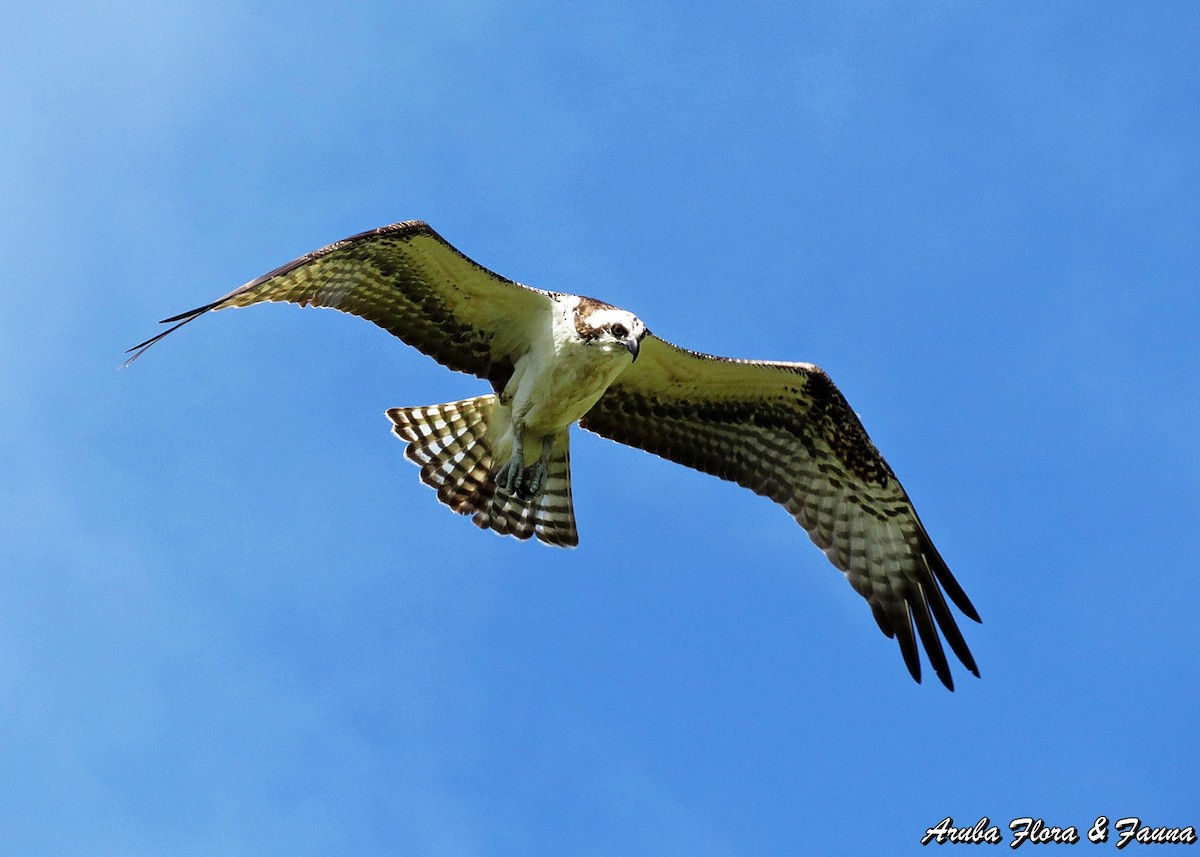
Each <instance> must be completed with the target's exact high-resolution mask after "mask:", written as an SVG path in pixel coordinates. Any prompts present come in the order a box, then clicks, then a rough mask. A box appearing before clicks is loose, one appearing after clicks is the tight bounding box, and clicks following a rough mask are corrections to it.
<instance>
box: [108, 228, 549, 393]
mask: <svg viewBox="0 0 1200 857" xmlns="http://www.w3.org/2000/svg"><path fill="white" fill-rule="evenodd" d="M551 297H552V295H551V293H549V292H543V291H540V290H538V289H532V288H529V287H528V286H523V285H521V284H519V283H516V282H514V281H512V280H509V279H506V278H504V277H501V276H500V275H499V274H495V273H493V272H492V271H489V270H488V269H487V268H484V267H483V266H482V265H479V264H478V263H476V262H473V261H472V260H471V259H469V258H467V257H466V256H464V255H463V254H462V253H460V252H459V251H458V250H456V249H455V248H454V247H453V246H451V245H450V244H449V243H448V242H447V241H446V240H445V239H444V238H442V237H441V236H440V235H438V234H437V233H436V232H434V231H433V229H431V228H430V227H429V226H428V224H425V223H422V222H420V221H408V222H405V223H396V224H393V225H391V226H384V227H382V228H380V229H373V230H371V231H370V232H363V233H362V234H360V235H355V236H353V237H351V238H347V239H345V240H344V241H338V242H337V243H336V244H330V245H329V246H328V247H323V248H321V249H320V250H317V251H315V252H312V253H309V254H308V255H306V256H302V257H300V258H299V259H295V260H294V261H291V262H288V263H287V264H286V265H282V266H280V267H279V268H276V269H275V270H274V271H271V272H270V273H268V274H264V275H263V276H261V277H259V278H258V279H256V280H253V281H251V282H249V283H247V284H246V285H244V286H242V287H241V288H238V289H235V290H234V291H232V292H230V293H229V294H228V295H225V296H224V297H223V298H220V299H219V300H216V301H213V302H212V303H210V304H205V305H204V306H202V307H197V308H196V309H194V310H190V311H188V312H185V313H181V314H180V315H177V316H174V317H172V318H168V319H165V320H164V322H163V323H164V324H172V325H173V326H172V327H170V328H168V329H167V330H165V331H163V332H162V333H160V334H158V335H157V336H155V337H152V338H150V339H147V340H146V341H145V342H142V343H140V344H138V345H135V346H134V347H133V348H131V349H130V352H131V353H132V356H131V357H130V358H129V360H127V361H126V365H128V364H129V363H132V362H133V361H134V360H136V359H137V358H138V357H140V356H141V355H142V354H144V353H145V352H146V349H148V348H149V347H150V346H152V345H153V344H154V343H156V342H157V341H158V340H160V339H162V338H163V337H164V336H166V335H167V334H169V333H171V332H172V331H174V330H177V329H178V328H180V327H182V326H183V325H185V324H187V323H188V322H190V321H193V320H195V319H196V318H199V317H200V316H201V315H204V314H205V313H206V312H208V311H209V310H217V309H225V308H226V307H244V306H250V305H251V304H256V303H262V302H265V301H287V302H289V303H294V304H300V305H301V306H321V307H331V308H333V309H337V310H341V311H342V312H348V313H351V314H353V315H357V316H359V317H360V318H365V319H366V320H368V321H371V322H374V323H375V324H377V325H379V326H380V327H382V328H383V329H384V330H386V331H388V332H389V333H392V334H394V335H395V336H397V337H399V338H400V339H402V340H404V341H405V342H407V343H408V344H409V345H411V346H413V347H414V348H417V349H419V350H420V351H422V352H423V353H425V354H427V355H429V356H430V357H432V358H434V359H435V360H437V361H438V362H439V363H442V364H444V365H446V366H448V367H450V368H451V369H454V370H455V371H458V372H467V373H469V374H472V375H477V376H478V377H480V378H486V379H487V380H489V381H491V382H492V384H493V386H494V387H495V386H497V385H498V386H499V387H503V386H504V384H505V383H506V382H507V380H508V378H509V376H510V375H511V373H512V363H513V361H514V360H515V354H518V353H519V351H520V345H521V343H522V342H523V341H524V340H525V335H526V331H527V330H528V328H529V326H530V325H532V324H533V323H535V322H536V320H537V319H539V318H540V317H541V316H542V315H543V314H544V313H546V312H548V311H549V307H550V300H551Z"/></svg>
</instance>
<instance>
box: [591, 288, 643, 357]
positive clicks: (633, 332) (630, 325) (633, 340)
mask: <svg viewBox="0 0 1200 857" xmlns="http://www.w3.org/2000/svg"><path fill="white" fill-rule="evenodd" d="M574 315H575V332H576V333H577V334H579V338H580V339H582V340H583V341H584V342H586V343H589V344H590V345H593V346H596V347H599V348H603V349H604V350H605V351H610V352H611V351H616V350H617V349H619V348H623V349H625V350H626V351H628V352H629V353H630V355H631V356H632V357H633V359H634V360H637V357H638V350H639V348H640V347H641V343H642V339H643V338H644V337H645V336H646V325H644V324H642V320H641V319H640V318H638V317H637V316H636V315H634V314H633V313H631V312H629V311H628V310H623V309H618V308H617V307H615V306H612V305H611V304H606V303H602V302H601V301H598V300H594V299H593V298H579V302H578V303H577V304H576V305H575V308H574Z"/></svg>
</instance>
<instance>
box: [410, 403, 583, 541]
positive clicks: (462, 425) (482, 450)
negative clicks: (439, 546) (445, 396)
mask: <svg viewBox="0 0 1200 857" xmlns="http://www.w3.org/2000/svg"><path fill="white" fill-rule="evenodd" d="M496 407H497V404H496V397H495V396H479V397H477V398H474V399H465V400H463V401H461V402H450V403H448V404H445V405H429V406H427V407H420V408H392V409H391V410H389V411H388V412H387V415H388V418H389V419H390V420H391V421H392V423H393V424H394V425H393V428H392V432H393V433H394V434H395V435H396V436H397V437H399V438H400V439H401V440H406V441H408V449H407V450H406V452H405V455H406V456H407V457H408V458H409V459H410V460H411V461H414V462H416V463H417V464H418V465H420V467H421V481H422V482H424V483H425V484H426V485H428V486H430V487H431V488H433V489H434V490H435V491H437V495H438V499H439V500H440V501H441V502H443V503H445V504H446V505H447V506H449V507H450V508H451V509H453V510H454V511H455V512H458V513H459V514H460V515H471V516H473V517H472V520H473V521H474V522H475V524H476V526H478V527H481V528H483V529H491V530H495V531H496V532H497V533H500V534H502V535H511V536H516V537H517V538H518V539H527V538H529V537H530V536H533V535H536V536H537V537H538V539H539V540H541V541H543V542H545V543H546V544H548V545H560V546H563V547H574V546H575V545H577V544H578V543H579V534H578V532H577V531H576V529H575V511H574V508H573V506H572V504H571V460H570V459H571V457H570V435H569V434H568V431H567V430H566V429H564V430H563V431H562V432H561V433H560V434H559V436H558V437H556V438H555V440H554V446H553V449H552V451H551V455H550V461H549V463H548V470H549V472H548V475H547V477H546V483H545V485H544V486H543V487H542V490H541V491H539V492H538V493H537V494H536V495H535V496H533V497H520V496H515V495H512V494H506V493H504V492H501V491H497V490H496V482H495V479H494V478H493V474H494V473H495V471H496V462H495V461H494V458H493V455H492V447H491V440H490V438H491V437H492V433H491V432H489V420H490V418H491V416H492V414H493V412H494V411H495V410H496Z"/></svg>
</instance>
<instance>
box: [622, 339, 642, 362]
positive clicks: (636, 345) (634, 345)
mask: <svg viewBox="0 0 1200 857" xmlns="http://www.w3.org/2000/svg"><path fill="white" fill-rule="evenodd" d="M621 344H622V345H624V346H625V350H626V351H628V352H629V353H630V354H632V355H633V362H634V363H636V362H637V356H638V351H639V350H640V349H641V347H642V344H641V343H640V342H638V341H637V340H636V339H633V338H630V339H626V340H625V341H624V342H622V343H621Z"/></svg>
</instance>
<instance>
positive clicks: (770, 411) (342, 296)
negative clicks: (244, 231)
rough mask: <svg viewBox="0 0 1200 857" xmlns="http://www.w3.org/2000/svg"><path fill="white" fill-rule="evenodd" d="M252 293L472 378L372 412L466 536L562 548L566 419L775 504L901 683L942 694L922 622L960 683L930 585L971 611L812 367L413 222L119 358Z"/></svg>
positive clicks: (298, 268)
mask: <svg viewBox="0 0 1200 857" xmlns="http://www.w3.org/2000/svg"><path fill="white" fill-rule="evenodd" d="M266 301H288V302H291V303H296V304H300V305H301V306H319V307H331V308H333V309H338V310H341V311H343V312H347V313H352V314H353V315H357V316H359V317H361V318H365V319H367V320H368V321H371V322H374V323H375V324H377V325H379V326H380V327H382V328H383V329H385V330H387V331H389V332H390V333H392V334H394V335H395V336H397V337H399V338H400V339H402V340H403V341H404V342H407V343H408V344H409V345H412V346H414V347H415V348H417V349H419V350H420V351H422V352H424V353H425V354H427V355H429V356H430V357H432V358H434V359H435V360H437V361H438V362H440V363H443V364H445V365H446V366H448V367H449V368H451V369H453V370H455V371H458V372H466V373H470V374H473V375H476V376H478V377H479V378H482V379H485V380H487V381H488V383H489V384H490V385H491V388H492V393H491V394H489V395H485V396H479V397H476V398H473V399H467V400H465V401H461V402H451V403H449V404H445V405H431V406H428V407H418V408H393V409H392V410H389V411H388V412H387V415H388V417H389V418H390V419H391V421H392V423H393V429H392V430H393V432H394V433H395V434H396V435H397V436H399V437H400V438H401V439H403V440H405V441H407V442H408V447H407V452H406V454H407V456H408V457H409V458H410V459H411V460H413V461H414V462H416V463H417V464H419V465H420V466H421V480H422V481H423V482H425V483H426V484H427V485H429V486H431V487H432V488H434V489H435V490H436V491H437V496H438V499H439V500H440V501H441V502H443V503H445V504H446V505H447V506H449V507H450V508H451V509H453V510H454V511H455V512H458V513H459V514H462V515H471V516H473V520H474V522H475V523H476V524H477V525H479V526H480V527H482V528H485V529H492V530H495V531H496V532H497V533H501V534H506V535H512V536H516V537H517V538H519V539H528V538H529V537H530V536H533V535H536V536H537V537H538V539H540V540H541V541H543V542H545V543H546V544H550V545H563V546H573V545H575V544H577V543H578V541H579V536H578V533H577V532H576V529H575V515H574V511H573V509H572V504H571V468H570V427H571V425H572V424H574V423H576V422H578V423H579V424H580V425H581V426H582V427H583V428H585V429H588V430H590V431H593V432H595V433H597V434H599V435H602V436H604V437H607V438H611V439H613V440H616V441H619V442H620V443H625V444H629V445H631V446H636V447H640V448H641V449H644V450H646V451H648V452H652V453H654V454H656V455H659V456H662V457H663V458H667V459H669V460H671V461H676V462H678V463H680V464H684V465H687V466H688V467H693V468H696V469H697V470H701V471H703V472H705V473H711V474H713V475H714V476H718V477H720V478H722V479H728V480H730V481H732V482H736V483H738V484H739V485H742V486H745V487H746V488H749V489H750V490H752V491H754V492H756V493H758V494H762V495H764V496H767V497H769V498H771V499H772V500H774V501H775V502H776V503H779V504H780V505H782V506H783V507H784V508H785V509H786V510H787V511H788V513H789V514H791V515H792V517H793V518H795V519H796V521H797V522H798V523H799V524H800V526H802V527H803V528H804V529H805V530H807V531H808V535H809V536H810V537H811V538H812V540H813V542H815V543H816V545H817V546H818V547H819V548H821V550H823V551H824V552H825V555H826V556H827V557H829V560H830V561H831V562H832V563H833V564H834V565H835V566H836V567H837V568H839V569H840V570H841V571H842V572H843V573H845V575H846V577H847V579H848V580H849V582H850V585H851V586H853V587H854V589H855V590H856V591H857V592H858V593H859V594H860V595H861V596H862V597H863V598H865V599H866V600H867V603H868V604H870V605H871V612H872V613H873V614H874V617H875V621H876V622H877V623H878V624H879V627H880V629H881V630H882V631H883V633H884V634H886V635H887V636H888V637H893V638H895V639H896V640H897V641H898V643H899V646H900V651H901V653H902V655H903V657H904V661H905V664H906V665H907V666H908V670H909V672H910V673H911V674H912V677H913V678H914V679H915V680H916V681H918V682H919V681H920V680H921V663H920V658H919V657H918V654H917V644H916V640H917V637H919V638H920V640H921V643H922V644H923V646H924V648H925V651H926V653H927V655H928V658H929V661H930V663H931V664H932V666H933V669H934V671H935V672H936V673H937V675H938V678H939V679H941V681H942V683H943V684H944V685H945V686H946V687H947V688H949V689H950V690H953V689H954V682H953V679H952V677H951V675H950V667H949V664H948V663H947V660H946V655H945V652H944V651H943V648H942V643H941V640H940V639H939V636H938V628H940V629H941V635H942V636H943V637H944V638H945V640H946V642H947V643H948V644H949V645H950V648H951V649H952V650H953V652H954V654H955V655H957V656H958V658H959V660H960V661H962V663H963V664H964V665H965V666H966V668H967V669H968V670H970V671H971V672H972V673H973V674H974V675H976V676H978V675H979V669H978V667H977V666H976V665H975V659H974V658H973V657H972V656H971V652H970V650H969V649H968V648H967V644H966V641H965V640H964V639H963V635H962V633H961V632H960V631H959V629H958V625H957V624H956V623H955V620H954V616H953V614H952V613H951V612H950V609H949V607H948V606H947V604H946V599H945V598H944V597H943V590H944V591H945V594H946V595H948V596H949V598H950V600H951V601H953V602H954V604H955V605H957V607H958V608H959V609H960V610H961V611H962V612H963V613H964V614H966V615H967V616H969V617H970V618H971V619H973V620H975V621H976V622H978V621H980V619H979V614H978V613H977V612H976V610H975V608H974V606H973V605H972V604H971V601H970V599H968V598H967V595H966V593H965V592H964V591H963V589H962V587H961V586H960V585H959V584H958V581H956V580H955V579H954V576H953V575H952V574H951V573H950V569H949V568H948V567H947V566H946V563H945V562H944V561H943V560H942V558H941V556H940V555H939V554H938V551H937V549H936V548H935V547H934V546H933V542H932V541H930V538H929V535H928V534H927V533H926V531H925V527H924V525H922V523H921V520H920V518H918V517H917V512H916V510H915V509H914V508H913V505H912V502H911V501H910V500H909V499H908V495H907V494H906V493H905V491H904V488H903V487H901V485H900V483H899V482H898V481H897V479H896V476H895V474H894V473H892V469H891V468H890V467H889V466H888V464H887V462H886V461H884V460H883V457H882V456H881V455H880V454H879V451H878V450H877V449H876V448H875V445H874V444H873V443H872V442H871V439H870V438H869V437H868V436H867V433H866V431H865V430H864V429H863V427H862V423H860V422H859V420H858V417H857V416H855V414H854V411H853V410H851V409H850V406H849V405H848V404H847V402H846V400H845V398H844V397H843V396H842V394H841V392H840V391H839V390H838V388H837V387H835V386H834V384H833V382H832V381H831V380H830V379H829V377H828V376H827V375H826V374H825V373H824V372H823V371H822V370H821V369H819V368H817V367H816V366H813V365H812V364H810V363H773V362H766V361H757V360H736V359H732V358H728V357H714V356H711V355H708V354H700V353H698V352H695V351H688V350H686V349H683V348H679V347H678V346H675V345H672V344H671V343H669V342H667V341H665V340H662V339H659V338H658V337H657V336H654V335H653V334H651V333H650V332H649V331H648V330H647V329H646V326H645V325H644V324H643V323H642V322H641V320H640V319H639V318H637V317H636V316H635V315H633V313H630V312H627V311H625V310H623V309H618V308H617V307H614V306H611V305H609V304H606V303H603V302H601V301H598V300H594V299H592V298H586V297H580V296H578V295H570V294H562V293H558V292H547V291H542V290H540V289H534V288H531V287H529V286H525V285H521V284H520V283H516V282H514V281H512V280H508V279H506V278H504V277H501V276H499V275H498V274H495V273H493V272H492V271H489V270H488V269H486V268H484V267H483V266H481V265H479V264H477V263H476V262H473V261H472V260H471V259H468V258H467V257H466V256H465V255H463V254H462V253H460V252H459V251H458V250H456V249H455V248H454V247H452V246H451V245H450V244H449V243H448V242H447V241H446V240H445V239H443V238H442V237H441V236H440V235H438V234H437V233H436V232H434V231H433V230H432V229H431V228H430V227H429V226H428V225H427V224H425V223H422V222H419V221H409V222H405V223H396V224H393V225H391V226H384V227H382V228H380V229H375V230H372V231H370V232H364V233H362V234H360V235H355V236H353V237H351V238H347V239H346V240H344V241H339V242H337V243H336V244H331V245H329V246H328V247H324V248H322V249H320V250H317V251H315V252H313V253H309V254H308V255H307V256H303V257H301V258H299V259H296V260H295V261H293V262H289V263H287V264H286V265H283V266H282V267H280V268H276V269H275V270H274V271H271V272H270V273H268V274H265V275H263V276H261V277H259V278H258V279H256V280H253V281H251V282H249V283H247V284H246V285H244V286H242V287H241V288H239V289H235V290H234V291H232V292H230V293H229V294H228V295H225V296H224V297H222V298H219V299H218V300H215V301H213V302H212V303H210V304H205V305H204V306H202V307H198V308H196V309H194V310H190V311H188V312H185V313H182V314H180V315H177V316H173V317H172V318H168V319H165V320H164V321H163V323H164V324H172V326H171V327H170V328H168V329H167V330H165V331H163V332H162V333H160V334H158V335H157V336H155V337H152V338H151V339H148V340H146V341H145V342H143V343H141V344H139V345H136V346H134V347H133V348H131V349H129V351H130V352H131V353H132V356H131V357H130V358H129V360H128V361H126V365H128V364H129V363H132V362H133V361H134V360H136V359H137V358H138V357H140V356H141V355H142V354H143V353H144V352H145V351H146V349H148V348H149V347H150V346H152V345H153V344H154V343H156V342H158V340H160V339H162V338H163V337H164V336H166V335H167V334H169V333H171V332H172V331H174V330H176V329H178V328H179V327H181V326H183V325H185V324H187V323H188V322H190V321H194V320H195V319H197V318H199V317H200V316H201V315H204V314H205V313H207V312H208V311H209V310H217V309H225V308H226V307H244V306H249V305H251V304H256V303H262V302H266Z"/></svg>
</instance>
